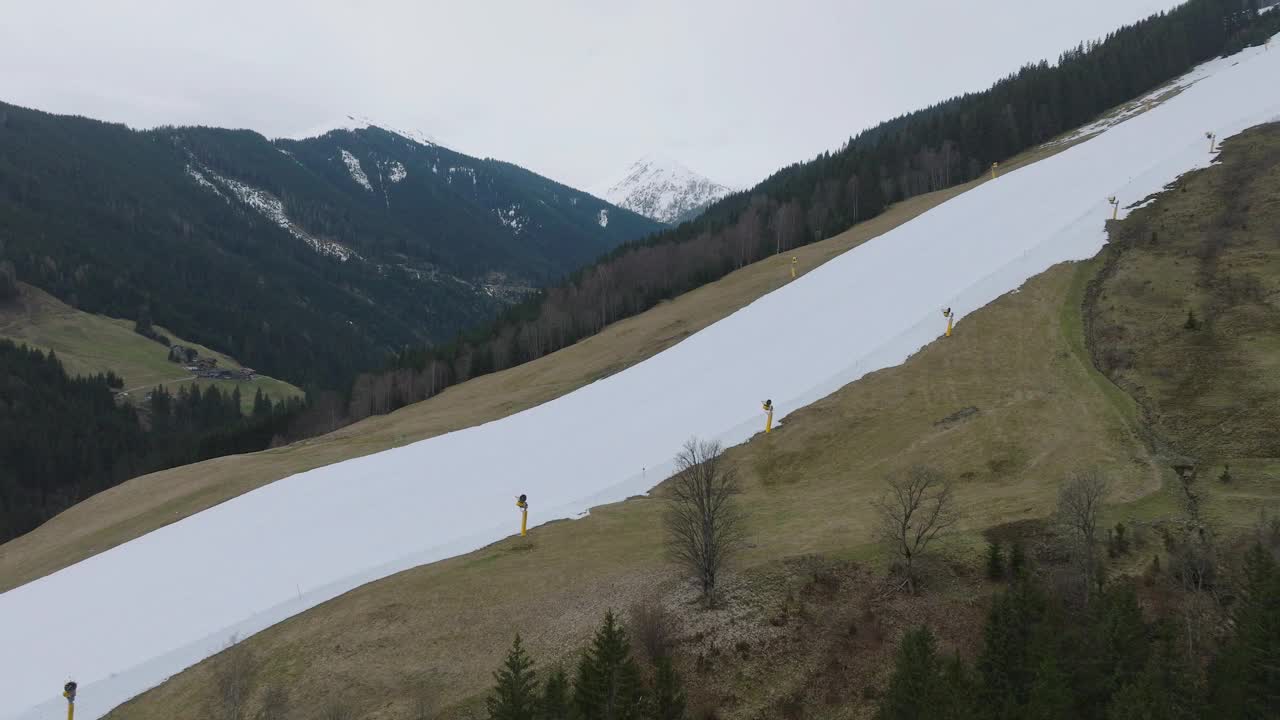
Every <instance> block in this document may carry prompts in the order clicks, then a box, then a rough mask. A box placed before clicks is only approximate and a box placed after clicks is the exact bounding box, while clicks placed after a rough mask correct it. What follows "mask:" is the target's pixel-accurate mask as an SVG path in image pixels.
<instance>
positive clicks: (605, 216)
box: [596, 210, 609, 227]
mask: <svg viewBox="0 0 1280 720" xmlns="http://www.w3.org/2000/svg"><path fill="white" fill-rule="evenodd" d="M596 222H598V223H600V227H609V211H608V210H601V211H600V216H599V217H597V218H596Z"/></svg>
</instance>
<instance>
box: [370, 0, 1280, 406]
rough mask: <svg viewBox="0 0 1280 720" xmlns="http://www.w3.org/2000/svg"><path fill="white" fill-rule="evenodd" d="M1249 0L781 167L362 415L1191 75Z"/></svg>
mask: <svg viewBox="0 0 1280 720" xmlns="http://www.w3.org/2000/svg"><path fill="white" fill-rule="evenodd" d="M1259 7H1260V5H1259V3H1258V2H1257V1H1256V0H1189V2H1186V3H1184V4H1183V5H1180V6H1178V7H1177V8H1175V9H1173V10H1171V11H1169V12H1167V13H1160V14H1157V15H1152V16H1151V17H1149V18H1147V19H1145V20H1142V21H1140V22H1138V23H1135V24H1133V25H1129V26H1126V27H1123V28H1121V29H1119V30H1117V31H1115V32H1113V33H1110V34H1109V35H1108V36H1107V37H1106V38H1105V39H1103V40H1100V41H1093V42H1089V43H1087V44H1086V43H1081V44H1080V45H1079V46H1077V47H1075V48H1072V49H1070V50H1068V51H1066V52H1064V53H1062V54H1061V56H1060V57H1059V58H1058V61H1057V62H1056V63H1053V64H1050V63H1048V62H1043V61H1042V62H1038V63H1035V64H1029V65H1026V66H1024V67H1023V68H1022V69H1020V70H1019V71H1018V72H1016V73H1013V74H1011V75H1009V76H1007V77H1005V78H1004V79H1002V80H1000V81H998V82H996V83H995V84H994V85H992V86H991V87H990V88H989V89H987V90H985V91H982V92H977V93H969V94H966V95H962V96H958V97H955V98H952V99H949V100H946V101H944V102H941V103H938V104H937V105H934V106H932V107H929V108H926V109H923V110H919V111H916V112H913V113H909V114H906V115H903V116H901V117H898V118H894V119H892V120H889V121H886V122H884V123H881V124H880V125H877V126H875V127H873V128H870V129H868V130H865V131H863V132H861V133H859V134H857V135H855V136H854V137H852V138H851V139H850V140H849V142H848V143H846V144H845V145H844V146H843V147H842V148H840V149H839V150H837V151H835V152H827V153H823V154H822V155H820V156H818V157H816V158H814V159H813V160H810V161H808V162H801V163H796V164H794V165H792V166H790V167H787V168H784V169H782V170H780V171H778V172H777V173H775V174H774V175H772V176H770V177H769V178H768V179H766V180H764V181H763V182H761V183H760V184H758V185H756V186H755V187H754V188H751V189H749V190H747V191H744V192H740V193H734V194H731V195H729V196H727V197H726V198H724V199H723V200H720V201H719V202H717V203H715V204H714V205H712V206H711V207H710V208H708V209H707V210H706V212H704V213H703V214H702V215H700V216H699V217H698V218H697V219H695V220H693V221H690V222H687V223H684V224H682V225H680V226H678V227H676V228H672V229H669V230H666V231H663V232H661V233H659V234H656V235H652V236H649V237H647V238H645V239H643V240H640V241H637V242H633V243H628V244H626V245H624V246H621V247H619V248H617V249H615V250H614V251H612V252H611V253H609V254H608V255H607V256H605V257H603V258H601V259H600V260H599V261H598V262H597V263H596V264H594V265H592V266H590V267H588V268H585V269H583V270H581V271H579V272H577V273H575V274H574V275H573V276H572V277H571V278H570V279H569V281H568V282H565V283H563V284H561V285H557V286H555V287H552V288H549V289H547V290H546V291H545V292H542V293H539V294H538V295H536V296H534V297H532V298H531V299H529V300H528V301H527V302H525V303H523V304H521V305H518V306H516V307H513V308H511V309H509V310H508V311H507V312H505V313H504V314H503V315H502V316H501V317H500V318H499V319H498V320H497V321H496V322H494V323H493V324H491V325H490V326H489V327H487V328H485V329H483V330H482V331H479V332H475V333H472V334H470V335H468V336H467V337H465V338H463V339H461V340H460V341H459V342H456V343H451V344H449V345H447V346H437V347H433V348H425V347H423V348H418V349H416V350H413V351H409V352H406V353H403V354H402V355H401V356H400V357H399V358H398V360H397V363H396V367H395V368H394V369H393V370H392V371H391V372H388V373H384V374H383V376H382V377H380V378H370V377H362V378H361V379H360V381H359V382H358V385H357V387H360V388H366V389H367V388H370V387H376V388H383V390H382V391H381V392H382V394H383V395H386V397H376V398H375V399H374V401H373V403H372V404H373V405H374V406H378V407H389V408H391V409H394V408H395V407H398V406H399V405H401V404H403V403H404V402H406V401H407V402H412V401H415V400H420V399H422V398H423V397H425V396H429V395H431V394H434V393H436V392H439V391H441V390H443V389H444V388H445V387H448V386H449V385H451V384H453V383H455V382H462V381H465V380H466V379H468V378H471V377H474V376H476V375H477V374H483V373H486V372H491V371H496V370H503V369H506V368H508V367H511V366H513V365H516V364H520V363H523V362H526V361H528V360H531V359H534V358H538V357H541V356H543V355H546V354H549V353H552V352H555V351H556V350H559V349H560V348H563V347H565V346H567V345H570V344H572V343H574V342H577V341H578V340H579V339H581V338H583V337H586V336H588V335H592V334H595V333H597V332H599V331H600V330H601V329H603V328H604V327H605V326H606V325H608V324H609V323H612V322H615V321H617V320H621V319H623V318H627V317H630V316H633V315H636V314H638V313H641V312H643V311H645V310H647V309H649V308H651V307H653V306H654V305H656V304H657V303H659V302H661V301H662V300H665V299H668V298H671V297H674V296H677V295H680V294H682V293H685V292H688V291H690V290H692V289H694V288H697V287H699V286H701V285H704V284H706V283H709V282H712V281H714V280H717V279H719V278H721V277H723V276H724V275H726V274H728V273H729V272H732V271H733V270H736V269H738V268H741V267H743V266H745V265H747V264H750V263H752V262H756V261H758V260H762V259H764V258H766V257H769V256H770V255H774V254H778V253H782V252H785V251H786V250H788V249H791V248H794V247H797V246H800V245H804V244H808V243H811V242H814V241H816V240H820V239H822V238H825V237H828V236H830V235H833V234H835V233H837V232H840V231H842V230H844V229H846V228H848V227H850V226H851V225H853V224H854V223H857V222H860V221H863V220H867V219H869V218H872V217H875V216H877V215H879V214H880V213H881V212H882V211H883V210H884V209H885V208H886V207H887V206H888V205H890V204H892V203H894V202H898V201H901V200H905V199H908V198H911V197H915V196H918V195H922V194H924V193H928V192H931V191H935V190H941V189H944V188H949V187H953V186H956V185H960V184H963V183H966V182H969V181H971V180H974V179H976V178H978V177H979V176H981V175H982V174H983V173H985V172H988V171H989V168H990V167H991V164H992V163H993V162H999V161H1002V160H1006V159H1008V158H1010V157H1012V156H1014V155H1016V154H1017V153H1019V152H1022V151H1024V150H1028V149H1031V148H1034V147H1036V146H1039V145H1041V144H1042V143H1045V142H1046V141H1049V140H1052V139H1054V138H1056V137H1058V136H1060V135H1061V134H1063V133H1065V132H1067V131H1070V130H1074V129H1076V128H1079V127H1081V126H1082V125H1084V124H1085V123H1087V122H1089V121H1091V120H1093V119H1094V118H1096V117H1097V116H1098V115H1100V114H1101V113H1104V112H1106V111H1108V110H1111V109H1112V108H1115V107H1117V106H1119V105H1122V104H1123V103H1126V102H1128V101H1130V100H1134V99H1136V98H1138V97H1139V96H1141V95H1142V94H1143V93H1146V92H1148V91H1151V90H1154V89H1156V88H1157V87H1159V86H1161V85H1162V84H1164V83H1167V82H1169V81H1170V80H1173V79H1174V78H1176V77H1178V76H1180V75H1182V74H1184V73H1186V72H1188V71H1189V70H1191V69H1192V68H1193V67H1194V66H1195V65H1197V64H1199V63H1201V62H1204V61H1206V60H1210V59H1212V58H1214V57H1218V56H1220V55H1225V54H1230V53H1232V52H1235V51H1237V50H1240V49H1242V48H1243V47H1245V46H1246V45H1260V44H1262V43H1263V42H1264V41H1265V40H1266V38H1268V37H1270V36H1271V35H1274V34H1275V33H1277V32H1280V13H1275V12H1266V13H1264V12H1260V11H1259V10H1258V8H1259Z"/></svg>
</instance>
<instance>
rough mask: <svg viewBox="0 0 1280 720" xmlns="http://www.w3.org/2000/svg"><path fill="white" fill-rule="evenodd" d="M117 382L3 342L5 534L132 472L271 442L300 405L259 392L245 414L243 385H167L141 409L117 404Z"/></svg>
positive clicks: (1, 495) (0, 404)
mask: <svg viewBox="0 0 1280 720" xmlns="http://www.w3.org/2000/svg"><path fill="white" fill-rule="evenodd" d="M119 386H120V379H119V378H118V377H115V376H114V375H111V374H107V375H96V376H92V377H70V376H68V375H67V373H66V371H65V370H64V369H63V367H62V363H60V362H59V361H58V358H57V357H56V356H55V355H54V354H53V353H49V354H47V355H46V354H45V353H43V352H41V351H39V350H31V349H29V348H27V347H25V346H18V345H15V344H14V343H13V342H11V341H9V340H0V438H3V440H4V441H3V442H0V542H3V541H6V540H9V539H11V538H13V537H16V536H18V535H21V534H22V533H25V532H27V531H29V530H32V529H34V528H35V527H36V526H37V525H39V524H40V523H42V522H44V521H45V520H48V519H49V518H50V517H52V516H53V515H55V514H57V513H58V512H60V511H61V510H63V509H65V508H67V507H69V506H70V505H72V504H74V503H76V502H79V501H80V500H83V499H85V498H87V497H88V496H90V495H92V494H94V493H96V492H100V491H102V490H106V489H107V488H110V487H112V486H113V485H116V484H117V483H119V482H121V481H123V480H125V479H128V478H130V477H134V476H136V475H140V474H143V473H147V472H153V471H156V470H161V469H164V468H168V467H174V466H177V465H183V464H186V463H191V462H196V461H199V460H204V459H207V458H211V457H217V456H220V455H227V454H230V453H240V452H248V451H252V450H259V449H261V448H264V447H266V446H267V445H268V443H270V441H271V438H272V437H273V436H274V435H275V434H276V433H278V432H279V431H280V429H281V428H282V426H283V425H284V424H285V423H286V422H288V420H289V418H290V417H291V416H292V415H293V414H294V413H296V412H297V410H298V407H297V402H298V401H294V402H293V403H289V404H286V403H278V404H275V405H273V404H272V403H271V401H270V400H269V399H268V398H266V397H264V396H262V395H261V394H259V395H258V396H257V397H256V398H255V400H254V410H253V413H252V414H251V415H250V416H249V417H244V416H242V415H241V411H240V396H239V391H238V390H237V391H236V392H233V393H231V394H227V393H223V392H222V391H220V390H219V389H218V388H217V387H216V386H210V387H208V388H207V389H205V390H200V389H199V388H194V389H192V388H188V387H186V386H184V387H182V388H181V389H179V390H178V391H177V393H172V392H170V391H169V390H167V389H164V388H160V389H157V390H156V391H155V392H154V393H153V394H152V397H151V400H150V401H149V402H148V405H147V406H146V407H145V408H143V409H141V410H139V409H135V408H134V407H133V406H131V405H128V404H121V403H118V402H117V400H116V397H115V394H114V393H113V389H114V388H118V387H119Z"/></svg>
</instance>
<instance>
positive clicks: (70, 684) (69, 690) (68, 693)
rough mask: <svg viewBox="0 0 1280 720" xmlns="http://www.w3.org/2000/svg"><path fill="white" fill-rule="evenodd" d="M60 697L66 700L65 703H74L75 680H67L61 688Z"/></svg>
mask: <svg viewBox="0 0 1280 720" xmlns="http://www.w3.org/2000/svg"><path fill="white" fill-rule="evenodd" d="M62 697H64V698H66V699H67V702H75V701H76V681H75V680H69V681H67V684H66V685H63V686H62Z"/></svg>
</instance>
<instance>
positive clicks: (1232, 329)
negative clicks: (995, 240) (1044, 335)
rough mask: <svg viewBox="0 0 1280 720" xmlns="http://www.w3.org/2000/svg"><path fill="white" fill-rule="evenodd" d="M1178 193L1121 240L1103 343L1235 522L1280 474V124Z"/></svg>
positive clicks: (1114, 250)
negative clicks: (1225, 475) (1226, 475)
mask: <svg viewBox="0 0 1280 720" xmlns="http://www.w3.org/2000/svg"><path fill="white" fill-rule="evenodd" d="M1171 187H1172V189H1171V190H1170V191H1169V192H1167V193H1164V194H1163V195H1161V196H1160V198H1159V200H1158V201H1157V202H1155V203H1153V204H1152V205H1149V206H1147V207H1145V208H1142V209H1140V210H1137V211H1135V212H1134V213H1133V214H1132V216H1131V217H1130V218H1128V219H1127V220H1126V221H1125V223H1124V224H1123V226H1122V227H1121V229H1120V230H1119V231H1118V232H1117V233H1114V234H1113V237H1114V238H1115V239H1114V241H1113V244H1112V246H1111V248H1110V252H1109V253H1108V254H1107V255H1106V270H1105V272H1104V273H1102V275H1101V276H1100V277H1099V280H1098V282H1097V283H1096V285H1095V287H1094V289H1093V292H1092V293H1091V294H1090V299H1091V301H1090V304H1089V313H1088V315H1089V328H1090V335H1091V341H1092V343H1093V346H1094V350H1095V353H1096V356H1097V363H1098V365H1099V367H1101V368H1103V369H1104V370H1105V371H1106V372H1107V373H1108V374H1109V375H1110V376H1111V377H1112V378H1113V379H1114V380H1115V382H1116V383H1117V384H1118V385H1119V386H1121V387H1123V388H1124V389H1125V390H1126V391H1127V392H1129V393H1130V394H1132V395H1133V396H1134V397H1135V398H1137V399H1138V402H1139V403H1140V405H1141V408H1142V411H1143V416H1144V418H1145V421H1146V423H1147V425H1148V426H1149V427H1150V433H1151V438H1152V441H1153V442H1154V443H1155V444H1156V445H1157V446H1158V447H1159V448H1160V449H1161V451H1162V452H1163V453H1164V454H1165V455H1166V456H1168V457H1169V458H1170V461H1171V462H1172V461H1174V460H1177V461H1179V462H1184V463H1188V464H1195V465H1197V466H1198V477H1199V480H1198V481H1197V484H1198V485H1199V486H1200V487H1211V488H1214V491H1215V494H1217V495H1220V496H1222V497H1223V498H1224V499H1225V498H1231V499H1232V500H1233V501H1234V502H1235V506H1234V507H1227V508H1221V511H1222V512H1224V513H1226V515H1227V516H1228V517H1233V516H1236V515H1237V514H1239V513H1249V512H1255V513H1256V512H1257V508H1251V504H1252V502H1253V501H1254V500H1255V499H1256V498H1257V497H1269V496H1270V494H1271V493H1273V492H1275V490H1276V488H1275V487H1274V483H1275V482H1276V478H1278V477H1280V435H1277V433H1276V428H1277V423H1280V244H1278V243H1277V242H1276V230H1275V228H1276V227H1277V226H1280V125H1269V126H1264V127H1261V128H1258V129H1255V130H1253V131H1251V132H1248V133H1246V134H1244V135H1242V136H1240V137H1238V138H1233V139H1231V140H1230V141H1229V142H1227V143H1226V144H1225V146H1224V151H1223V153H1222V154H1221V156H1220V159H1219V164H1218V166H1217V167H1215V168H1213V169H1212V170H1210V171H1205V172H1198V173H1191V174H1189V175H1186V176H1184V177H1183V178H1180V179H1179V181H1178V182H1177V183H1175V184H1174V185H1173V186H1171ZM1228 467H1229V468H1230V476H1231V481H1230V482H1229V483H1227V484H1225V485H1224V484H1221V483H1219V481H1218V478H1219V477H1220V475H1221V474H1222V472H1223V471H1224V470H1225V469H1226V468H1228Z"/></svg>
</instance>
